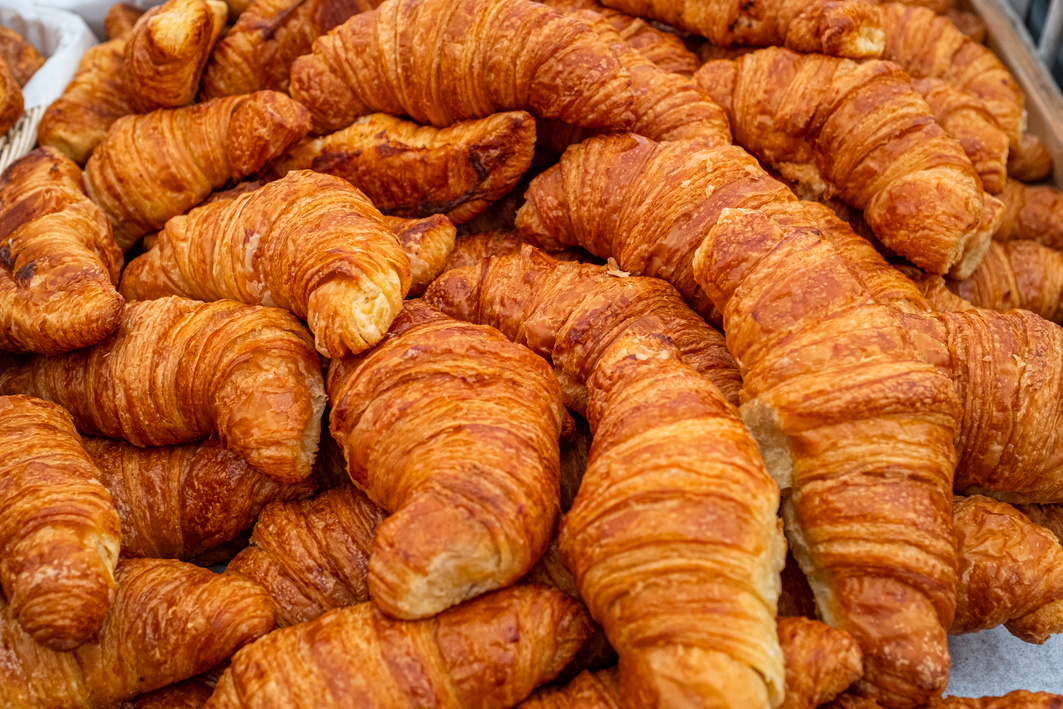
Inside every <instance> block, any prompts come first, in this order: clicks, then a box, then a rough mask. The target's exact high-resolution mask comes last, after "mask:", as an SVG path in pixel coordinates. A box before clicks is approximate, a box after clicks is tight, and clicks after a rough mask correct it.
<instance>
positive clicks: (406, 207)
mask: <svg viewBox="0 0 1063 709" xmlns="http://www.w3.org/2000/svg"><path fill="white" fill-rule="evenodd" d="M534 151H535V119H534V118H532V117H531V115H529V114H527V113H525V112H524V111H509V112H507V113H496V114H493V115H491V116H488V117H486V118H480V119H477V120H472V121H464V122H462V123H456V124H454V125H452V126H449V127H447V128H442V129H440V128H432V127H431V126H420V125H418V124H416V123H414V122H413V121H404V120H402V119H400V118H394V117H392V116H388V115H386V114H383V113H375V114H373V115H370V116H364V117H363V118H360V119H358V120H357V121H355V123H354V125H351V126H349V127H347V128H344V129H343V130H341V131H339V132H336V133H333V134H331V135H327V136H324V137H322V138H314V139H306V140H303V141H302V142H300V143H299V144H297V145H296V146H295V147H294V148H292V149H291V151H289V153H288V154H287V155H286V156H284V157H283V158H281V159H280V160H278V161H277V162H276V163H275V164H274V165H273V167H272V170H274V171H275V173H276V174H277V175H278V176H283V175H285V174H287V173H288V172H289V171H290V170H302V169H313V170H315V171H317V172H324V173H328V174H330V175H336V176H338V177H342V178H343V179H345V180H347V181H349V182H350V183H351V184H353V185H354V186H355V187H357V188H359V189H360V190H362V191H363V192H365V194H366V196H367V197H369V199H371V200H373V204H375V205H376V207H377V208H378V209H379V210H380V211H381V212H383V213H384V214H394V215H397V216H400V217H427V216H429V215H432V214H445V215H446V216H447V218H448V219H450V221H451V222H453V223H454V224H463V223H465V222H467V221H469V220H470V219H472V218H473V217H475V216H476V215H477V214H480V213H481V212H483V211H484V210H485V209H487V207H488V206H490V204H491V203H492V202H494V201H495V200H496V199H498V198H499V197H501V196H502V195H504V194H506V193H507V192H509V191H510V190H511V189H513V187H514V185H516V184H517V181H518V180H519V179H520V177H521V175H523V174H524V172H525V171H526V170H527V169H528V167H529V166H530V165H531V161H532V155H533V153H534Z"/></svg>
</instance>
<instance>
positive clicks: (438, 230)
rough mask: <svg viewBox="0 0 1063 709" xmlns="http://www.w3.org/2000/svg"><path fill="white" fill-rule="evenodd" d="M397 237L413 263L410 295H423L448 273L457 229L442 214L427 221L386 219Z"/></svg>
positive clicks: (434, 215) (411, 264)
mask: <svg viewBox="0 0 1063 709" xmlns="http://www.w3.org/2000/svg"><path fill="white" fill-rule="evenodd" d="M384 223H385V224H387V226H388V227H389V228H390V229H391V231H392V232H393V233H394V234H395V239H396V240H397V241H398V242H399V246H400V247H401V248H402V252H403V253H404V254H406V258H407V259H408V260H409V262H410V292H409V293H408V294H407V295H409V296H411V297H412V296H415V295H420V294H421V293H424V289H425V288H427V287H428V284H429V283H431V282H432V281H434V280H435V279H436V277H437V276H438V275H439V274H440V273H442V272H443V271H444V270H446V264H447V259H448V258H450V252H451V251H453V250H454V241H455V238H456V234H457V229H455V228H454V224H453V223H451V221H450V220H449V219H447V218H446V217H444V216H443V215H442V214H433V215H432V216H430V217H425V218H424V219H403V218H402V217H384Z"/></svg>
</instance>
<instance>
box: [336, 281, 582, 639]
mask: <svg viewBox="0 0 1063 709" xmlns="http://www.w3.org/2000/svg"><path fill="white" fill-rule="evenodd" d="M328 387H329V400H330V401H331V402H332V413H331V415H330V419H329V428H330V430H331V431H332V435H333V437H334V438H335V439H336V442H337V443H338V444H339V445H340V446H341V447H342V448H343V450H344V455H345V457H346V459H347V466H348V470H349V472H350V475H351V479H353V480H354V481H355V483H356V484H357V485H359V487H361V488H362V489H364V490H365V491H366V493H367V494H368V496H369V498H370V499H371V500H373V502H375V503H377V504H378V505H380V506H381V507H383V508H384V509H386V510H388V511H390V512H392V515H391V516H390V517H389V518H388V519H387V520H386V521H385V522H384V523H383V524H382V525H381V526H380V528H379V529H378V530H377V534H376V539H375V541H374V542H373V550H372V558H371V559H370V562H369V589H370V595H371V596H372V597H373V600H374V602H375V603H376V604H377V606H379V607H380V608H381V609H382V610H384V611H385V612H386V613H388V614H389V615H392V616H394V617H397V618H407V619H413V618H425V617H428V616H431V615H434V614H435V613H438V612H440V611H442V610H444V609H446V608H449V607H450V606H452V605H454V604H456V603H460V602H461V601H463V600H465V599H468V598H472V597H474V596H477V595H479V594H481V593H484V592H485V591H490V590H492V589H495V588H501V587H503V586H506V585H508V584H510V583H512V582H514V581H516V580H517V579H518V578H520V577H521V576H522V575H524V573H525V572H527V571H528V570H529V569H530V568H531V567H532V566H534V565H535V562H536V561H537V560H538V559H539V557H540V556H542V554H543V552H544V551H545V550H546V546H547V545H548V544H549V543H550V539H551V537H552V536H553V531H554V526H555V524H556V522H557V516H558V512H559V502H558V494H559V492H558V476H559V469H558V466H559V451H558V436H559V434H560V430H561V422H562V417H563V413H564V407H563V405H562V403H561V390H560V387H559V386H558V383H557V379H556V378H555V377H554V374H553V372H551V371H550V368H549V366H548V365H547V364H546V363H545V362H543V361H542V360H541V359H540V358H539V357H536V356H535V355H534V354H533V353H532V352H530V351H529V350H527V349H526V348H524V347H521V346H520V345H516V344H512V343H510V342H508V341H507V340H506V339H505V337H503V335H502V334H501V333H498V332H496V331H494V330H492V329H491V328H488V327H482V326H478V325H470V324H467V323H459V322H456V321H454V320H452V319H451V318H448V317H446V316H444V315H442V314H440V313H439V312H437V311H435V310H434V309H432V308H430V307H428V306H426V305H424V304H423V303H418V302H412V303H409V304H407V305H406V306H405V307H404V309H403V311H402V314H401V315H400V316H399V318H398V319H397V320H396V322H395V323H394V324H393V325H392V329H391V331H390V333H389V336H388V338H387V339H386V340H385V341H384V342H383V343H382V344H381V345H379V346H378V347H377V348H375V349H374V350H372V351H371V352H369V353H367V354H366V355H364V356H362V357H352V358H345V359H343V360H334V361H333V363H332V365H331V367H330V368H329V376H328Z"/></svg>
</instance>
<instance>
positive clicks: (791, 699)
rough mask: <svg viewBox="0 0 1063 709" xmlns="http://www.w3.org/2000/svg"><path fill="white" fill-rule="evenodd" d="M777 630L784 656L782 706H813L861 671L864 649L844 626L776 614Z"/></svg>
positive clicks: (808, 708)
mask: <svg viewBox="0 0 1063 709" xmlns="http://www.w3.org/2000/svg"><path fill="white" fill-rule="evenodd" d="M778 631H779V645H780V646H781V647H782V651H783V655H784V656H785V658H786V700H785V701H784V702H783V703H782V705H781V707H782V709H815V708H816V707H818V706H819V705H821V704H826V703H827V702H829V701H831V700H832V699H834V698H835V697H837V696H838V695H839V694H841V693H842V692H844V691H845V690H846V689H848V687H849V685H851V684H852V683H853V682H855V681H856V680H858V679H860V677H861V676H862V675H863V673H864V666H863V653H861V652H860V646H859V645H858V644H857V643H856V641H855V640H853V638H852V636H850V635H849V634H848V633H846V632H845V631H844V630H839V629H838V628H832V627H830V626H829V625H826V624H825V623H820V622H819V621H818V620H809V619H808V618H779V624H778Z"/></svg>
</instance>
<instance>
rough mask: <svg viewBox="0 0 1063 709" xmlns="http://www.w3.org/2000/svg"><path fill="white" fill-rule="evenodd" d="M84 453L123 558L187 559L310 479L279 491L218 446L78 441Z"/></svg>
mask: <svg viewBox="0 0 1063 709" xmlns="http://www.w3.org/2000/svg"><path fill="white" fill-rule="evenodd" d="M84 443H85V450H87V451H88V452H89V455H91V456H92V460H93V462H94V463H95V464H96V466H97V468H98V469H99V480H100V482H102V483H103V486H104V487H105V488H107V490H108V492H110V493H111V496H112V497H113V498H114V504H115V507H117V508H118V513H119V515H120V516H121V518H122V556H126V557H151V558H156V559H185V560H188V559H194V558H196V557H197V556H198V555H200V554H202V553H203V552H205V551H207V550H209V549H213V548H214V547H217V546H218V545H220V544H223V543H225V542H228V541H229V540H231V539H233V538H235V537H236V536H237V535H238V534H239V533H240V532H242V531H243V530H245V529H248V528H250V527H251V525H253V524H254V523H255V519H256V518H257V517H258V514H259V511H261V510H262V508H263V507H265V506H266V505H267V504H268V503H270V502H272V501H273V500H290V499H298V498H300V497H307V496H309V495H310V494H312V493H313V491H314V487H315V485H316V480H314V478H312V477H311V478H309V479H307V480H305V481H303V482H300V483H296V484H294V485H281V484H279V483H277V482H276V481H274V480H273V479H272V478H269V477H267V476H265V475H263V474H262V473H260V472H258V471H257V470H255V469H254V468H252V467H251V466H250V465H248V464H247V462H246V461H244V459H243V458H241V457H239V456H238V455H236V454H235V453H233V452H232V451H229V450H226V449H225V448H224V447H222V444H221V441H219V440H218V439H217V438H215V437H211V438H209V439H207V440H206V441H202V442H199V443H189V444H185V445H179V446H155V447H151V448H138V447H136V446H133V445H130V444H128V443H125V442H124V441H116V440H113V439H110V438H85V440H84Z"/></svg>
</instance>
